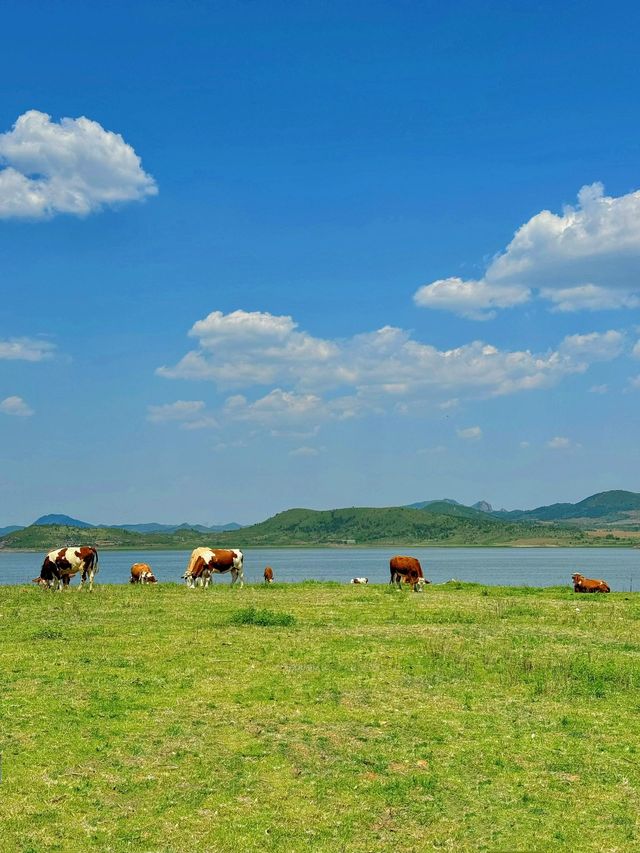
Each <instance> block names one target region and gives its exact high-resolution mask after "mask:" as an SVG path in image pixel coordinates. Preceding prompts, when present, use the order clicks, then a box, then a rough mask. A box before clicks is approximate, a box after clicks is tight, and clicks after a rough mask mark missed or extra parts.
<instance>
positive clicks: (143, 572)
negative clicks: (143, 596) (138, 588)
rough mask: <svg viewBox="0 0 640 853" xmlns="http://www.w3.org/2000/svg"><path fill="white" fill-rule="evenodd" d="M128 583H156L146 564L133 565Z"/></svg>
mask: <svg viewBox="0 0 640 853" xmlns="http://www.w3.org/2000/svg"><path fill="white" fill-rule="evenodd" d="M129 583H142V584H145V583H158V581H157V579H156V577H155V575H154V574H153V571H152V570H151V566H148V565H147V564H146V563H134V564H133V565H132V566H131V578H130V580H129Z"/></svg>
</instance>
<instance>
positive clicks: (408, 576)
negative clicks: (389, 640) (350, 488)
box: [33, 545, 611, 592]
mask: <svg viewBox="0 0 640 853" xmlns="http://www.w3.org/2000/svg"><path fill="white" fill-rule="evenodd" d="M389 571H390V575H391V577H390V580H389V583H391V584H394V585H396V586H397V587H398V589H400V587H401V586H402V584H403V583H405V584H408V585H409V586H411V588H412V589H413V591H414V592H422V588H423V587H424V585H425V584H428V583H431V581H428V580H427V579H426V578H425V576H424V573H423V571H422V566H421V565H420V561H419V560H417V559H416V558H415V557H405V556H400V555H398V556H396V557H392V558H391V559H390V560H389ZM227 572H229V573H230V574H231V585H232V586H233V585H234V584H235V583H237V582H238V581H239V582H240V587H242V586H244V554H243V553H242V551H240V550H239V549H238V548H194V550H193V551H192V552H191V556H190V557H189V563H188V565H187V568H186V571H185V573H184V575H183V576H182V577H183V579H184V580H185V581H186V582H187V586H188V587H189V588H190V589H194V588H195V587H196V586H202V587H204V588H205V589H206V588H207V587H208V586H209V583H210V581H211V575H223V574H226V573H227ZM78 573H80V588H82V586H83V585H84V583H85V582H86V581H87V580H88V581H89V589H90V590H92V589H93V581H94V578H95V576H96V574H97V573H98V552H97V550H96V549H95V548H90V547H88V546H85V545H78V546H75V547H72V548H57V549H56V550H54V551H49V553H48V554H47V555H46V556H45V558H44V562H43V563H42V568H41V570H40V575H39V576H38V577H37V578H34V579H33V583H37V584H39V585H40V586H41V587H43V588H44V589H59V590H62V589H65V588H66V587H68V586H69V584H70V582H71V578H72V577H73V576H74V575H76V574H78ZM571 579H572V580H573V590H574V592H611V590H610V589H609V585H608V584H607V583H605V581H601V580H593V579H592V578H585V577H584V576H583V575H581V574H579V573H578V572H576V573H575V574H573V575H572V576H571ZM273 580H274V574H273V569H272V568H271V566H267V567H266V569H265V570H264V582H265V583H273ZM157 582H158V581H157V578H156V577H155V575H154V574H153V571H152V569H151V567H150V566H148V565H147V564H146V563H134V564H133V565H132V566H131V577H130V583H134V584H137V583H139V584H151V583H157ZM351 583H352V584H368V583H369V578H352V580H351Z"/></svg>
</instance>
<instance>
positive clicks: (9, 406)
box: [0, 397, 33, 418]
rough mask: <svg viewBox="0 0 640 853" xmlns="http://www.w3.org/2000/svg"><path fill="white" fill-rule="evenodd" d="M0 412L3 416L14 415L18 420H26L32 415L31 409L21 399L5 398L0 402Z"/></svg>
mask: <svg viewBox="0 0 640 853" xmlns="http://www.w3.org/2000/svg"><path fill="white" fill-rule="evenodd" d="M0 412H2V413H3V414H5V415H14V416H15V417H19V418H28V417H29V416H30V415H32V414H33V409H32V408H31V406H29V405H28V404H27V403H25V401H24V400H23V399H22V397H5V399H4V400H2V401H0Z"/></svg>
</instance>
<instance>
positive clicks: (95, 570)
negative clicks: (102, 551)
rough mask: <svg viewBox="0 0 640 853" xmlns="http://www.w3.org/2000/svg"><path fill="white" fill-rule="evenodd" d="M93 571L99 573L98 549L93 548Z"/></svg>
mask: <svg viewBox="0 0 640 853" xmlns="http://www.w3.org/2000/svg"><path fill="white" fill-rule="evenodd" d="M93 555H94V556H93V573H94V575H97V574H98V549H97V548H94V549H93Z"/></svg>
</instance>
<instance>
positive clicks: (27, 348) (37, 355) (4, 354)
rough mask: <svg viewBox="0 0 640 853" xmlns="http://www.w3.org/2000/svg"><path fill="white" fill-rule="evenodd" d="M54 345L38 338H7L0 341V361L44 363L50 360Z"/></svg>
mask: <svg viewBox="0 0 640 853" xmlns="http://www.w3.org/2000/svg"><path fill="white" fill-rule="evenodd" d="M55 349H56V348H55V345H54V344H52V343H49V341H43V340H39V339H38V338H8V339H7V340H0V360H2V359H6V360H7V361H45V360H46V359H48V358H52V357H53V354H54V352H55Z"/></svg>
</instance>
